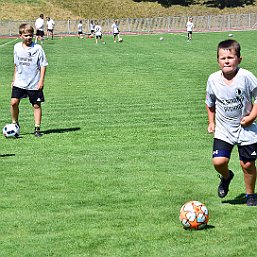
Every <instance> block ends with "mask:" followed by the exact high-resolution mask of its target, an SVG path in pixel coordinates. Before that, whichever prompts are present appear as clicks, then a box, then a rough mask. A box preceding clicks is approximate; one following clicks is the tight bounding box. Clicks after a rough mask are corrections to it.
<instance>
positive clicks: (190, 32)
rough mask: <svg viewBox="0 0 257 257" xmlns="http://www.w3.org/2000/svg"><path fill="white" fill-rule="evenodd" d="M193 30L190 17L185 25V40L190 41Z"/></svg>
mask: <svg viewBox="0 0 257 257" xmlns="http://www.w3.org/2000/svg"><path fill="white" fill-rule="evenodd" d="M193 28H194V23H193V18H192V17H190V18H189V19H188V21H187V24H186V29H187V40H192V35H193Z"/></svg>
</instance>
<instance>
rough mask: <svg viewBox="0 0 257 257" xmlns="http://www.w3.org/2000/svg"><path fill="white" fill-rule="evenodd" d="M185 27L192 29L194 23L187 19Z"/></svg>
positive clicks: (188, 29)
mask: <svg viewBox="0 0 257 257" xmlns="http://www.w3.org/2000/svg"><path fill="white" fill-rule="evenodd" d="M186 28H187V31H188V32H189V31H193V28H194V23H193V22H191V21H188V22H187V24H186Z"/></svg>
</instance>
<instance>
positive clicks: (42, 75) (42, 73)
mask: <svg viewBox="0 0 257 257" xmlns="http://www.w3.org/2000/svg"><path fill="white" fill-rule="evenodd" d="M45 74H46V66H42V67H41V70H40V80H39V81H38V84H37V88H38V89H43V87H44V81H45Z"/></svg>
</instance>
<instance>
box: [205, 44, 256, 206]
mask: <svg viewBox="0 0 257 257" xmlns="http://www.w3.org/2000/svg"><path fill="white" fill-rule="evenodd" d="M217 60H218V64H219V66H220V69H221V70H220V71H217V72H215V73H213V74H211V75H210V76H209V79H208V82H207V89H206V109H207V113H208V121H209V125H208V132H209V133H214V143H213V155H212V158H213V159H212V160H213V165H214V168H215V170H216V171H217V172H218V173H219V174H220V175H221V176H220V179H221V181H220V184H219V186H218V196H219V197H221V198H223V197H225V196H226V195H227V193H228V191H229V184H230V182H231V180H232V179H233V177H234V173H233V172H232V170H230V169H229V167H228V164H229V160H230V156H231V152H232V149H233V147H234V146H235V145H236V146H237V148H238V153H239V159H240V165H241V168H242V170H243V173H244V182H245V189H246V203H247V205H248V206H256V205H257V197H256V194H255V183H256V166H255V161H256V158H257V125H256V122H255V119H256V117H257V78H256V77H255V76H254V75H253V74H252V73H251V72H250V71H248V70H245V69H243V68H240V67H239V64H240V63H241V60H242V57H241V54H240V44H239V43H238V42H237V41H235V40H225V41H222V42H220V43H219V45H218V48H217Z"/></svg>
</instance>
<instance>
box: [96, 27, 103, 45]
mask: <svg viewBox="0 0 257 257" xmlns="http://www.w3.org/2000/svg"><path fill="white" fill-rule="evenodd" d="M99 40H100V41H101V42H102V44H105V42H104V40H103V32H102V27H101V26H100V25H96V26H95V43H96V44H98V41H99Z"/></svg>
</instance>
